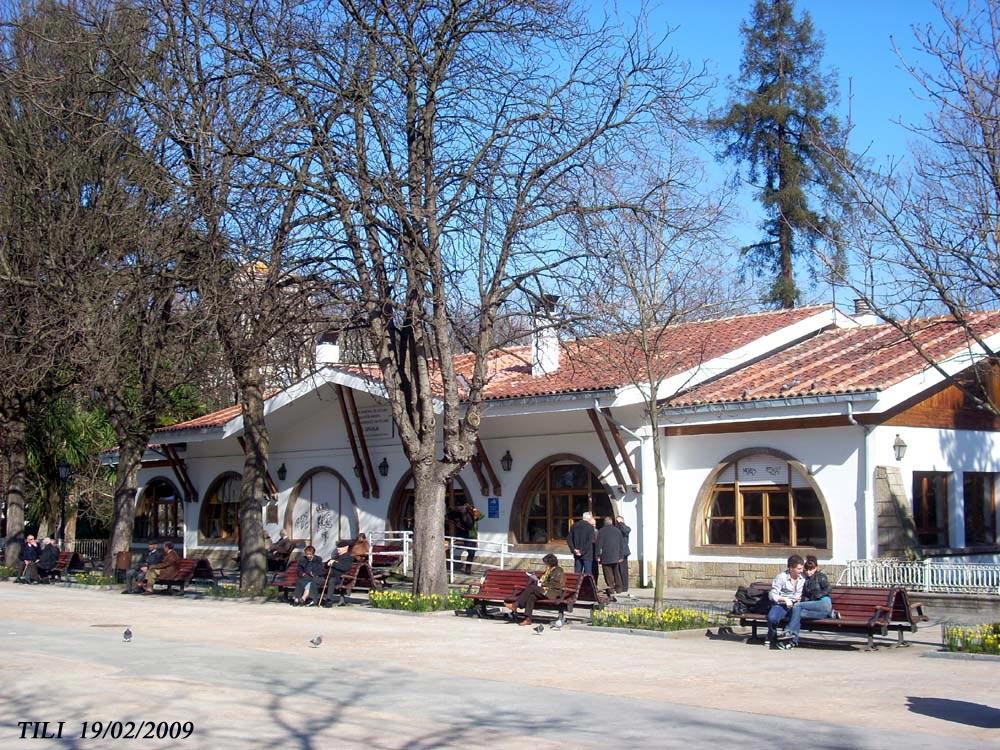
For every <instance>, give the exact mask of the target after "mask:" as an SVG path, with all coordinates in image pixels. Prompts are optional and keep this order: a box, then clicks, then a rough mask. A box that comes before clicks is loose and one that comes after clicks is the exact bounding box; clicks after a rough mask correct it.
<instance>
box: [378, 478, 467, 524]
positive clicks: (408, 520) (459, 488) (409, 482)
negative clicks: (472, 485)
mask: <svg viewBox="0 0 1000 750" xmlns="http://www.w3.org/2000/svg"><path fill="white" fill-rule="evenodd" d="M471 497H472V496H471V495H470V494H469V490H468V489H467V488H466V486H465V483H464V482H462V479H461V478H460V477H453V478H452V479H451V480H450V481H449V482H448V491H447V494H446V495H445V504H446V506H447V508H446V509H445V513H446V514H447V513H448V512H450V511H452V510H454V509H455V508H457V507H458V506H460V505H464V504H465V503H466V502H468V500H469V498H471ZM413 498H414V492H413V472H410V471H408V472H407V473H406V477H405V478H404V479H403V481H402V482H400V484H399V486H398V488H397V489H396V492H395V494H394V496H393V498H392V502H391V503H390V504H389V525H390V526H391V527H392V529H393V530H394V531H413ZM444 533H445V536H454V534H455V528H454V524H453V523H452V522H451V521H449V520H447V516H446V517H445V532H444Z"/></svg>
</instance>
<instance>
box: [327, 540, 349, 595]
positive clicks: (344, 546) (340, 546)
mask: <svg viewBox="0 0 1000 750" xmlns="http://www.w3.org/2000/svg"><path fill="white" fill-rule="evenodd" d="M326 567H328V568H329V569H330V570H329V572H327V576H329V577H328V578H327V580H326V582H325V584H324V585H325V586H326V592H325V593H324V595H323V601H322V605H323V606H324V607H330V606H332V605H333V592H334V591H336V590H337V589H339V588H340V583H341V579H343V577H344V574H346V573H348V572H350V570H351V568H352V567H354V555H352V554H351V542H350V540H347V539H341V540H340V541H339V542H337V556H336V557H333V558H331V559H329V560H327V562H326ZM346 605H347V598H346V597H345V596H344V595H343V594H341V595H340V602H339V606H341V607H343V606H346Z"/></svg>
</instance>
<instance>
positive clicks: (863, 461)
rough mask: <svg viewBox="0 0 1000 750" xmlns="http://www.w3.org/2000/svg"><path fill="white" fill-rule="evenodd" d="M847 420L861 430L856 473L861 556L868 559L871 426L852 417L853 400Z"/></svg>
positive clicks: (871, 528)
mask: <svg viewBox="0 0 1000 750" xmlns="http://www.w3.org/2000/svg"><path fill="white" fill-rule="evenodd" d="M847 421H848V422H849V423H850V424H852V425H854V426H855V427H860V428H861V431H862V437H861V450H860V451H859V452H858V473H859V474H860V475H861V503H862V508H861V510H862V513H863V516H862V517H863V519H864V533H863V534H862V536H861V540H860V541H861V550H860V552H861V558H862V559H864V560H868V559H871V558H872V556H873V555H872V551H873V550H872V547H873V537H874V535H873V534H872V532H873V531H874V528H875V508H874V505H873V503H872V496H873V492H872V487H871V477H870V476H869V474H870V472H869V470H868V454H869V445H868V442H869V439H870V437H871V434H872V430H873V429H874V428H873V427H870V426H868V425H863V424H861V423H860V422H858V420H857V419H855V418H854V402H853V401H848V402H847Z"/></svg>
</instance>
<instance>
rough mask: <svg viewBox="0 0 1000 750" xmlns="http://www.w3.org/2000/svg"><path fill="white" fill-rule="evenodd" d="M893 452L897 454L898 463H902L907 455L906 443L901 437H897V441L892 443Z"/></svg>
mask: <svg viewBox="0 0 1000 750" xmlns="http://www.w3.org/2000/svg"><path fill="white" fill-rule="evenodd" d="M892 452H893V453H895V454H896V460H897V461H902V460H903V456H905V455H906V443H904V442H903V438H901V437H900V436H899V435H896V439H895V440H894V441H893V443H892Z"/></svg>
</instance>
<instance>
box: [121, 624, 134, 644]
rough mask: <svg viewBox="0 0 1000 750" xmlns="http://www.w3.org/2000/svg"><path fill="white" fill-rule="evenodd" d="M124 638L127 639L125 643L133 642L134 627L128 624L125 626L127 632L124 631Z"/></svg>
mask: <svg viewBox="0 0 1000 750" xmlns="http://www.w3.org/2000/svg"><path fill="white" fill-rule="evenodd" d="M122 640H123V641H125V643H131V642H132V628H130V627H129V626H128V625H126V626H125V632H124V633H122Z"/></svg>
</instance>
